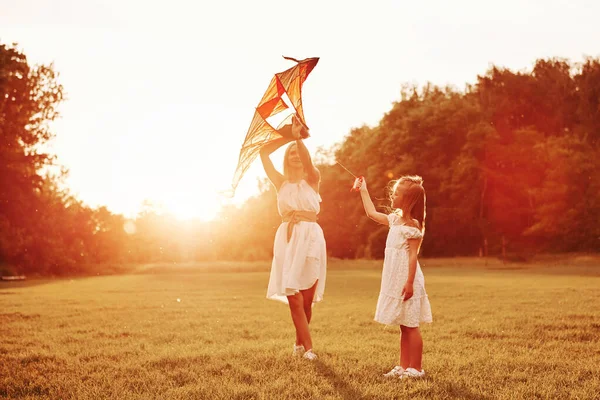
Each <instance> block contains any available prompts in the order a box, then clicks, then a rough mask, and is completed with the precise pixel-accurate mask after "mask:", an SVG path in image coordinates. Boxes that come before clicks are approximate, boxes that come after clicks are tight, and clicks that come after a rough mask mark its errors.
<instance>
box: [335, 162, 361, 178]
mask: <svg viewBox="0 0 600 400" xmlns="http://www.w3.org/2000/svg"><path fill="white" fill-rule="evenodd" d="M335 162H336V163H338V164H339V165H340V167H342V168H344V169H345V170H346V171H347V172H348V173H349V174H350V175H352V176H353V177H354V178H356V179H358V177H357V176H356V175H354V174H353V173H352V172H350V170H349V169H348V168H346V167H344V166H343V165H342V163H340V162H339V161H337V160H336V161H335Z"/></svg>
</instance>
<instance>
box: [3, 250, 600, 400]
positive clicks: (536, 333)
mask: <svg viewBox="0 0 600 400" xmlns="http://www.w3.org/2000/svg"><path fill="white" fill-rule="evenodd" d="M422 264H423V270H424V273H425V279H426V285H427V290H428V292H429V296H430V301H431V304H432V311H433V316H434V322H433V324H431V325H425V326H423V327H422V334H423V339H424V344H425V348H424V355H423V367H424V369H425V371H426V372H427V374H428V377H427V378H426V379H423V380H415V381H385V380H383V379H382V378H381V375H382V374H383V373H384V372H387V371H388V370H389V369H390V368H391V367H392V366H393V365H395V361H396V359H397V357H398V353H397V351H398V339H399V335H398V329H397V328H391V327H385V326H383V325H380V324H377V323H376V322H374V321H373V314H374V311H375V304H376V300H377V295H378V290H379V285H380V267H381V262H380V261H345V262H344V261H339V260H332V261H331V263H330V271H329V274H328V277H327V286H326V290H325V301H324V302H323V303H320V304H318V305H316V306H315V309H314V317H313V322H312V323H311V327H312V333H313V341H314V343H315V351H316V352H317V354H318V355H319V357H320V358H319V360H318V361H317V362H314V363H310V362H308V361H305V360H297V359H293V358H292V357H291V355H290V353H291V347H292V343H293V340H294V330H293V326H292V323H291V319H290V316H289V312H288V310H287V308H286V306H285V305H283V304H280V303H276V302H273V301H269V300H266V299H265V294H266V286H267V281H268V270H269V264H268V263H252V264H235V263H219V264H199V265H178V266H160V265H153V266H144V267H140V268H138V270H137V273H133V274H129V275H124V276H116V275H115V276H100V277H93V278H77V279H63V280H34V281H26V282H10V283H9V282H0V337H1V338H2V340H1V342H0V396H1V397H3V398H52V399H57V398H62V399H91V398H94V399H97V398H118V399H151V398H156V399H220V398H223V399H312V398H315V399H316V398H318V399H361V398H365V399H392V398H398V399H401V398H461V399H535V398H560V399H567V398H574V399H592V398H598V396H599V395H598V393H600V374H599V372H598V365H600V263H599V262H598V259H597V258H593V259H586V258H585V257H584V258H579V259H570V260H569V259H565V260H563V261H560V260H558V261H557V260H556V259H554V261H551V260H545V261H543V262H538V263H534V264H507V265H504V264H502V263H500V262H498V261H488V262H487V263H486V262H484V261H481V260H468V259H451V260H425V261H423V262H422ZM219 270H221V272H216V271H219ZM234 271H238V272H234ZM240 271H241V272H240ZM178 299H179V300H178Z"/></svg>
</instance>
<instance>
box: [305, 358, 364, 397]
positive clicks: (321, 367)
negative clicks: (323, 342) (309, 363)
mask: <svg viewBox="0 0 600 400" xmlns="http://www.w3.org/2000/svg"><path fill="white" fill-rule="evenodd" d="M313 362H314V363H315V367H316V368H315V369H316V370H317V371H318V372H319V374H321V375H322V376H324V377H325V378H327V379H328V380H329V381H330V382H331V384H332V385H333V387H334V388H335V390H336V391H337V392H338V393H339V395H340V396H341V397H342V398H343V399H361V398H363V397H364V396H363V394H362V393H360V392H359V391H357V390H356V389H354V388H353V387H352V386H351V385H350V383H349V382H348V381H346V380H345V379H344V378H343V377H341V376H339V375H338V374H336V372H335V371H334V370H333V369H332V368H331V367H330V366H329V365H327V364H325V363H324V362H323V361H321V360H319V359H317V360H315V361H313Z"/></svg>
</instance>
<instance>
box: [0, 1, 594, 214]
mask: <svg viewBox="0 0 600 400" xmlns="http://www.w3.org/2000/svg"><path fill="white" fill-rule="evenodd" d="M598 15H600V3H599V2H596V1H592V0H589V1H566V0H565V1H557V0H544V1H542V0H539V1H538V0H536V1H526V0H504V1H501V2H500V1H493V2H491V1H481V0H478V1H476V0H473V1H467V0H457V1H447V0H445V1H420V2H419V1H411V2H408V1H400V0H396V1H380V0H369V1H348V0H346V1H337V0H336V1H331V0H319V1H317V0H304V1H295V2H292V1H289V2H286V1H281V0H278V1H271V0H268V1H265V0H253V1H248V0H239V1H191V0H186V1H184V0H170V1H152V0H145V1H141V0H51V1H49V0H17V1H15V0H0V42H2V43H4V44H10V43H13V42H17V43H18V46H19V48H20V49H21V50H22V51H24V52H25V54H26V55H27V56H28V58H29V60H30V62H31V63H34V64H36V63H43V64H47V63H54V67H55V69H56V71H58V72H59V74H60V75H59V81H60V83H62V84H63V85H64V87H65V91H66V95H67V100H66V101H65V102H64V103H63V104H62V105H61V107H60V111H61V114H62V117H61V119H60V120H59V121H58V122H56V123H55V124H54V132H55V133H56V138H55V139H54V140H53V142H52V143H51V150H52V151H53V152H54V153H56V154H57V155H58V161H59V163H61V164H62V165H64V166H66V167H67V168H68V169H69V171H70V174H69V177H68V180H67V183H68V185H69V187H70V188H71V189H72V190H73V192H74V193H76V194H77V195H78V196H79V198H81V199H82V200H83V201H84V202H85V203H87V204H89V205H91V206H94V207H95V206H99V205H107V206H108V208H109V209H110V210H112V211H113V212H117V213H123V214H125V215H126V216H134V215H135V214H136V213H137V212H138V211H139V210H140V207H141V204H142V202H143V201H144V200H145V199H148V200H151V201H153V202H154V203H155V204H158V205H162V206H163V207H164V208H165V209H166V210H167V211H169V212H172V213H174V214H175V215H177V216H179V217H182V218H189V217H198V218H202V219H208V218H211V217H212V216H214V214H215V212H216V210H217V209H218V205H219V202H221V201H226V200H225V199H223V198H221V197H220V196H219V194H218V191H219V190H224V189H228V188H229V187H230V185H231V181H232V178H233V173H234V170H235V167H236V164H237V159H238V155H239V150H240V146H241V144H242V142H243V139H244V137H245V135H246V132H247V129H248V126H249V124H250V121H251V119H252V115H253V112H254V107H256V105H257V104H258V102H259V100H260V98H261V97H262V95H263V93H264V90H265V89H266V87H267V85H268V83H269V81H270V79H271V77H272V75H273V74H274V73H276V72H280V71H283V70H285V69H287V68H289V67H291V66H293V63H292V62H290V61H287V60H284V59H283V58H282V56H284V55H285V56H290V57H294V58H297V59H302V58H307V57H320V61H319V64H318V65H317V67H316V68H315V69H314V71H313V72H312V73H311V75H310V76H309V78H308V80H307V81H306V83H305V86H304V94H303V101H304V108H305V116H306V120H307V123H308V124H309V126H310V128H311V135H312V137H311V138H309V139H308V140H306V145H307V147H308V148H309V150H311V151H313V152H314V151H315V150H316V149H317V148H318V147H319V146H325V147H329V146H331V145H333V144H334V143H336V142H340V141H342V140H343V138H344V136H346V135H347V134H348V133H349V131H350V129H352V128H353V127H359V126H361V125H363V124H367V125H371V126H372V125H376V124H377V123H378V122H379V120H380V119H381V118H382V116H383V115H384V113H385V112H387V111H388V110H389V109H390V108H391V106H392V103H393V102H394V101H397V100H399V93H400V87H401V85H402V84H403V83H415V84H418V85H423V84H425V83H426V82H428V81H429V82H432V83H434V84H439V85H445V84H453V85H455V86H457V87H458V88H460V89H462V88H464V85H465V84H466V83H467V82H469V83H473V82H475V80H476V77H477V74H483V73H485V71H486V70H487V69H488V67H489V66H490V64H492V63H493V64H495V65H498V66H503V67H509V68H511V69H515V70H523V69H530V68H531V66H532V65H533V63H534V61H535V59H536V58H542V57H565V58H569V59H571V60H573V61H581V60H582V59H583V57H584V56H586V55H589V56H594V57H597V56H599V55H600V42H599V41H598V38H600V24H598V22H597V17H598ZM209 142H210V143H209ZM281 153H282V151H281V152H278V153H277V154H276V157H275V160H276V161H277V160H281V155H282V154H281ZM359 172H360V171H359ZM264 176H265V175H264V172H263V171H262V168H261V166H260V161H259V160H256V162H255V163H254V165H253V167H252V168H251V170H250V171H249V172H248V173H247V174H246V175H245V177H244V178H243V180H242V182H241V184H240V186H239V187H238V190H237V192H236V197H235V198H234V200H233V201H234V202H238V203H239V202H241V201H243V200H244V199H245V198H247V197H248V196H249V195H252V194H254V193H256V191H257V178H262V177H264ZM351 184H352V182H351V179H350V180H349V185H351Z"/></svg>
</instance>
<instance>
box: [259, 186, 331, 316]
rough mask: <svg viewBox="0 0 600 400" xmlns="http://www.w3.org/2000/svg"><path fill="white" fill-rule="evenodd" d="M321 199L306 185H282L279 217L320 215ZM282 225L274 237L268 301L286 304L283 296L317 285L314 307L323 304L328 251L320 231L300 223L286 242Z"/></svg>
mask: <svg viewBox="0 0 600 400" xmlns="http://www.w3.org/2000/svg"><path fill="white" fill-rule="evenodd" d="M320 202H321V196H319V194H318V193H317V192H316V191H315V190H314V189H313V188H312V187H311V186H310V185H309V184H308V182H306V181H305V180H301V181H300V182H296V183H291V182H288V181H285V182H284V183H283V184H282V185H281V188H280V189H279V192H278V193H277V208H278V210H279V214H280V215H281V216H284V215H286V214H287V213H289V212H291V211H294V210H296V211H298V210H300V211H312V212H315V213H317V214H318V213H319V211H320ZM288 224H289V222H282V223H281V225H279V228H278V229H277V233H276V234H275V242H274V244H273V261H272V264H271V276H270V278H269V286H268V288H267V298H268V299H271V300H278V301H281V302H283V303H286V304H287V303H288V299H287V297H286V296H289V295H293V294H296V293H298V292H299V291H300V290H304V289H309V288H311V287H312V286H313V285H314V283H315V281H317V279H318V281H319V283H318V284H317V288H316V290H315V296H314V299H313V303H317V302H319V301H321V300H323V293H324V292H325V278H326V272H327V250H326V244H325V236H324V235H323V230H322V229H321V226H320V225H319V224H318V223H317V222H308V221H299V222H297V223H296V224H295V226H294V228H293V232H292V236H291V238H290V240H289V242H288V240H287V226H288Z"/></svg>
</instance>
